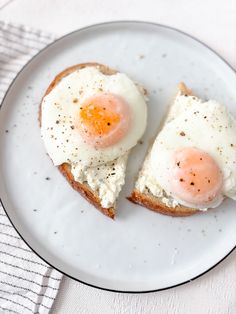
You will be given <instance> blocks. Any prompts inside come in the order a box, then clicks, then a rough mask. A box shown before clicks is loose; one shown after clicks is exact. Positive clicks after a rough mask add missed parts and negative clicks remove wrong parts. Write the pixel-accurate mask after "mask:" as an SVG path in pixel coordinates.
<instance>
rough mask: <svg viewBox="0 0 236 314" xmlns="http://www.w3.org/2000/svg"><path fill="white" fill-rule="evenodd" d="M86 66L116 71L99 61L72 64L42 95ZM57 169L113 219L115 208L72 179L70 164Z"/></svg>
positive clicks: (105, 72)
mask: <svg viewBox="0 0 236 314" xmlns="http://www.w3.org/2000/svg"><path fill="white" fill-rule="evenodd" d="M88 66H96V67H98V69H99V71H100V72H102V73H103V74H106V75H112V74H115V73H117V71H116V70H113V69H111V68H109V67H107V66H105V65H103V64H99V63H81V64H77V65H74V66H72V67H69V68H67V69H65V70H64V71H62V72H61V73H59V74H58V75H57V76H56V77H55V78H54V80H53V81H52V82H51V84H50V85H49V86H48V88H47V90H46V92H45V94H44V96H43V97H45V96H46V95H47V94H49V93H50V92H51V90H52V89H53V88H54V87H55V86H56V85H57V84H58V83H59V82H60V81H61V80H62V79H63V78H64V77H66V76H67V75H69V74H70V73H72V72H74V71H76V70H79V69H83V68H85V67H88ZM41 106H42V101H41V103H40V107H39V117H38V120H39V125H40V126H41ZM58 169H59V171H60V172H61V173H62V174H63V175H64V176H65V178H66V179H67V181H68V182H69V183H70V185H71V186H72V187H73V188H74V189H75V190H76V191H78V192H79V193H80V194H81V195H82V196H83V197H84V198H85V199H86V200H87V201H89V202H90V203H91V204H92V205H93V206H95V207H96V208H97V209H98V210H100V211H101V212H102V213H103V214H105V215H106V216H108V217H110V218H112V219H114V217H115V208H114V207H110V208H105V207H102V205H101V200H100V199H99V197H98V195H97V194H96V193H95V192H94V191H92V190H91V189H90V187H89V186H88V185H87V184H82V183H79V182H77V181H75V180H74V177H73V175H72V173H71V168H70V165H69V164H67V163H64V164H62V165H60V166H58Z"/></svg>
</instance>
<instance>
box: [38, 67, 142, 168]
mask: <svg viewBox="0 0 236 314" xmlns="http://www.w3.org/2000/svg"><path fill="white" fill-rule="evenodd" d="M146 124H147V107H146V102H145V97H144V95H143V93H142V92H141V91H140V89H139V88H138V87H137V86H136V85H135V83H134V82H133V81H132V80H131V79H130V78H129V77H128V76H127V75H126V74H123V73H116V74H113V75H104V74H103V73H101V72H100V71H99V69H98V68H97V67H96V66H89V67H86V68H83V69H78V70H76V71H74V72H73V73H71V74H69V75H68V76H66V77H64V78H63V79H62V80H61V81H60V82H59V83H58V84H57V85H56V86H55V87H54V88H53V89H52V90H51V92H50V93H49V94H48V95H46V96H45V97H44V99H43V101H42V119H41V136H42V138H43V140H44V143H45V146H46V150H47V152H48V154H49V156H50V157H51V159H52V161H53V163H54V164H55V165H60V164H62V163H64V162H68V163H70V164H72V165H74V164H76V165H79V167H80V169H83V168H86V167H89V166H96V165H99V164H104V163H107V162H110V161H113V160H115V159H117V158H118V157H120V156H122V155H124V154H125V153H126V152H128V151H129V150H130V149H131V148H132V147H133V146H135V145H136V144H137V142H138V140H139V139H140V137H141V136H142V135H143V133H144V131H145V128H146Z"/></svg>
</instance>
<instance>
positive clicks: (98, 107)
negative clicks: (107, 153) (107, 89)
mask: <svg viewBox="0 0 236 314" xmlns="http://www.w3.org/2000/svg"><path fill="white" fill-rule="evenodd" d="M130 124H131V115H130V110H129V107H128V105H127V104H126V102H125V101H124V100H123V99H122V98H121V97H119V96H117V95H114V94H110V93H102V94H97V95H94V96H92V97H90V98H87V99H86V100H85V101H84V102H83V103H82V105H81V106H80V110H79V112H78V114H77V117H76V121H75V127H76V128H77V129H78V130H79V132H80V135H81V136H82V138H83V139H84V140H85V142H86V143H88V144H89V145H92V146H94V147H96V148H105V147H108V146H111V145H114V144H116V143H117V142H119V141H120V140H121V139H122V138H123V137H124V136H125V135H126V134H127V132H128V130H129V128H130Z"/></svg>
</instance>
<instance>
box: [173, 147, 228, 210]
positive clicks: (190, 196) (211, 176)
mask: <svg viewBox="0 0 236 314" xmlns="http://www.w3.org/2000/svg"><path fill="white" fill-rule="evenodd" d="M170 181H171V188H172V193H173V196H174V195H175V196H176V197H177V198H178V199H180V200H183V201H185V202H188V203H190V204H193V205H199V206H207V204H209V203H211V202H212V201H214V199H215V198H216V197H217V196H218V195H219V194H220V192H221V189H222V185H223V175H222V172H221V170H220V168H219V166H218V165H217V163H216V162H215V160H214V159H213V158H212V157H211V156H210V155H209V154H207V153H206V152H204V151H202V150H200V149H197V148H194V147H186V148H182V149H180V150H178V151H176V152H175V154H174V158H173V161H172V165H171V170H170Z"/></svg>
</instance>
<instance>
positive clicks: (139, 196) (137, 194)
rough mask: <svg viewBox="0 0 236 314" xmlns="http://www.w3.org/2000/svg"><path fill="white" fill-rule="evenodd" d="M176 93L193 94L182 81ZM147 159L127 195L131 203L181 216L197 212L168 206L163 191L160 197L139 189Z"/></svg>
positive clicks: (146, 189)
mask: <svg viewBox="0 0 236 314" xmlns="http://www.w3.org/2000/svg"><path fill="white" fill-rule="evenodd" d="M177 95H185V96H193V94H192V91H191V90H190V89H188V88H187V87H186V85H185V84H184V83H180V84H179V86H178V94H177ZM173 110H174V108H172V107H171V108H170V110H169V113H168V114H167V117H166V119H165V121H164V124H165V122H167V121H168V120H169V119H171V117H172V115H173V112H172V111H173ZM148 160H149V153H148V154H147V156H146V158H145V160H144V163H143V167H142V169H141V170H140V173H139V176H138V179H137V181H136V184H135V189H134V190H133V192H132V193H131V195H130V196H129V197H128V199H129V200H130V201H131V202H133V203H136V204H139V205H142V206H144V207H147V208H148V209H151V210H153V211H155V212H158V213H161V214H164V215H169V216H176V217H178V216H180V217H181V216H190V215H193V214H195V213H197V212H198V211H199V210H196V209H194V208H189V207H185V206H182V205H179V204H178V205H177V206H175V207H172V206H170V204H169V200H168V196H167V195H165V193H164V195H165V197H161V198H160V197H157V196H155V195H153V194H152V193H151V191H150V190H149V189H148V188H145V189H144V191H140V190H139V184H138V183H139V182H140V180H143V169H144V168H145V165H146V164H147V163H148ZM163 192H164V191H163Z"/></svg>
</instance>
